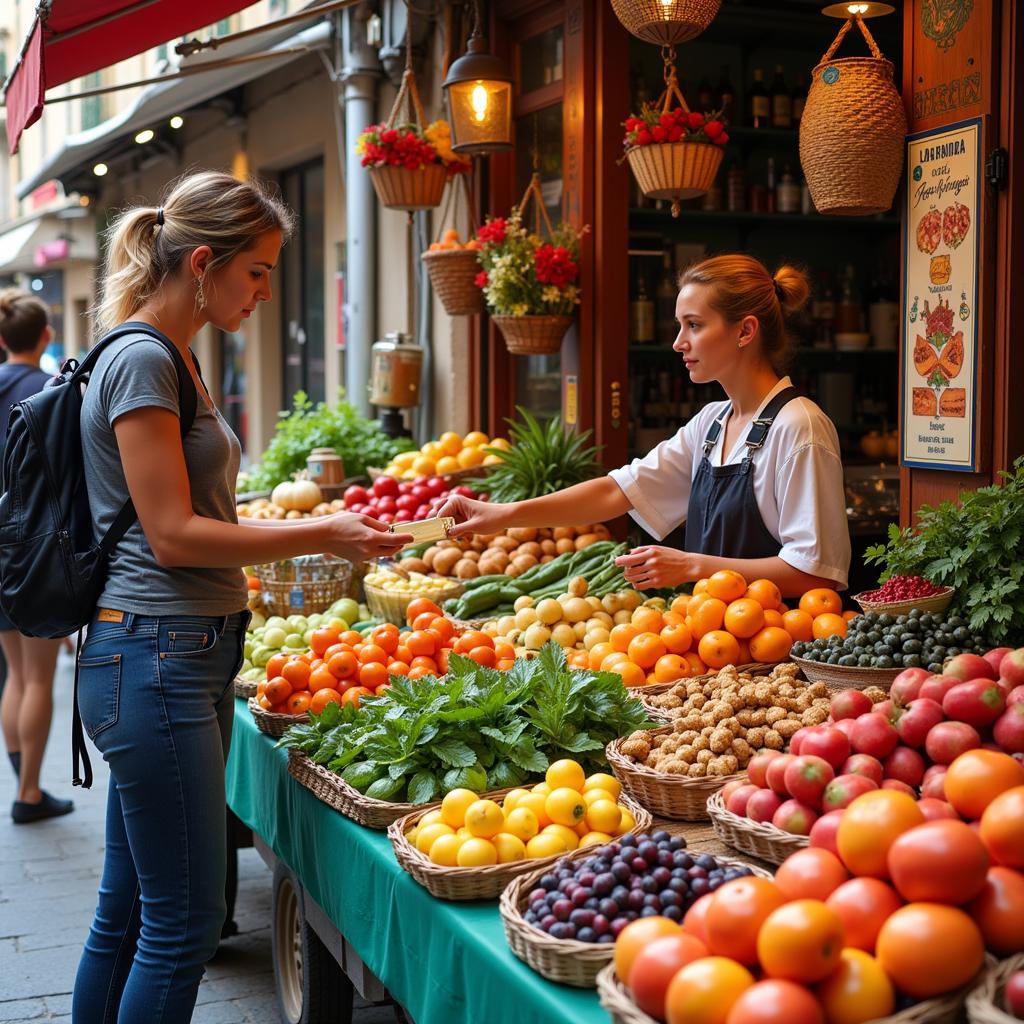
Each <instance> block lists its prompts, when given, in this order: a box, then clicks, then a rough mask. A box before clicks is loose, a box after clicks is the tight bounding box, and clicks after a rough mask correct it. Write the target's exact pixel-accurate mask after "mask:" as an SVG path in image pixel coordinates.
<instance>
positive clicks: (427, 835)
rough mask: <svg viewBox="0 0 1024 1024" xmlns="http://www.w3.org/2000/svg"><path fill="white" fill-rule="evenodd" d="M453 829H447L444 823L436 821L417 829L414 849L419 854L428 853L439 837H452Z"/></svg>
mask: <svg viewBox="0 0 1024 1024" xmlns="http://www.w3.org/2000/svg"><path fill="white" fill-rule="evenodd" d="M453 835H455V829H453V828H449V827H448V826H447V825H446V824H445V823H444V822H442V821H438V822H435V823H434V824H433V825H427V826H426V827H425V828H421V829H419V831H418V832H417V834H416V849H417V850H419V851H420V853H430V847H431V846H432V845H433V844H434V840H435V839H437V838H438V837H439V836H453Z"/></svg>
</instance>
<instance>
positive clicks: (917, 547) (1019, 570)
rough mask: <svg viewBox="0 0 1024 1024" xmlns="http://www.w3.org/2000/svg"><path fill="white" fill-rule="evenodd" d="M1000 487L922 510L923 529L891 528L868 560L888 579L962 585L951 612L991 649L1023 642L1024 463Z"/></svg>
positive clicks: (920, 524)
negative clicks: (910, 578)
mask: <svg viewBox="0 0 1024 1024" xmlns="http://www.w3.org/2000/svg"><path fill="white" fill-rule="evenodd" d="M1000 475H1001V476H1002V478H1003V480H1002V483H1000V484H993V485H992V486H991V487H982V488H980V489H979V490H976V491H964V492H962V493H961V494H960V500H959V503H957V502H953V501H944V502H942V504H941V505H938V506H937V507H934V506H931V505H923V506H922V507H921V509H920V510H919V511H918V517H917V524H916V526H914V527H913V528H910V527H908V528H907V529H904V530H901V529H900V528H899V527H898V526H896V525H892V526H890V527H889V541H888V543H887V544H879V545H876V546H875V547H870V548H868V550H867V552H866V555H865V561H866V562H867V563H868V564H875V565H882V566H884V567H885V571H884V572H883V573H882V576H881V582H885V580H887V579H888V578H889V577H890V576H893V575H900V576H912V575H919V576H923V577H925V579H928V580H931V582H932V583H935V584H938V585H940V586H949V587H956V588H957V589H956V595H955V597H954V598H953V605H952V607H951V608H950V614H951V615H952V614H955V613H959V614H960V615H962V616H963V617H965V618H967V619H968V620H969V623H970V628H971V630H972V631H973V632H975V633H981V634H983V635H984V636H985V638H986V639H987V640H988V642H989V643H991V644H993V645H1002V644H1005V643H1009V644H1020V643H1024V558H1021V551H1022V543H1024V457H1022V458H1019V459H1017V461H1016V462H1015V463H1014V464H1013V471H1012V472H1009V473H1001V474H1000Z"/></svg>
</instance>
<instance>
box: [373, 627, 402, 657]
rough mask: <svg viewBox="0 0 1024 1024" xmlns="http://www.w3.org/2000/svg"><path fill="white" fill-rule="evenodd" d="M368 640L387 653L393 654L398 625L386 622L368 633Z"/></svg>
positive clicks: (396, 642)
mask: <svg viewBox="0 0 1024 1024" xmlns="http://www.w3.org/2000/svg"><path fill="white" fill-rule="evenodd" d="M370 640H371V641H372V642H373V643H375V644H376V645H377V646H378V647H379V648H380V649H381V650H382V651H385V652H386V653H387V654H394V653H395V649H396V648H397V647H398V627H397V626H396V625H394V624H392V623H390V622H386V623H384V625H382V626H378V627H377V628H376V629H374V630H373V631H372V632H371V633H370Z"/></svg>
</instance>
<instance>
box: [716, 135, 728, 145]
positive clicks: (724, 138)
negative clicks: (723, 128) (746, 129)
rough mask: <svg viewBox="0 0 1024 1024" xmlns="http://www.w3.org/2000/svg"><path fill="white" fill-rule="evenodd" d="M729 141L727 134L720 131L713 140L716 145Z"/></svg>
mask: <svg viewBox="0 0 1024 1024" xmlns="http://www.w3.org/2000/svg"><path fill="white" fill-rule="evenodd" d="M728 141H729V136H728V135H726V134H725V132H722V134H721V135H719V136H718V138H717V139H715V140H714V143H715V145H716V146H724V145H725V144H726V143H727V142H728Z"/></svg>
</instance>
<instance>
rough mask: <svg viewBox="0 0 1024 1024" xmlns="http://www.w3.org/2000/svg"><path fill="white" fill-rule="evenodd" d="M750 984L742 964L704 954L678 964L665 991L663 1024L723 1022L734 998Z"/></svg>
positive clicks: (749, 977) (718, 1023)
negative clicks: (683, 965)
mask: <svg viewBox="0 0 1024 1024" xmlns="http://www.w3.org/2000/svg"><path fill="white" fill-rule="evenodd" d="M753 984H754V976H753V975H752V974H751V973H750V971H748V970H747V969H746V968H745V967H741V966H740V965H739V964H738V963H736V962H735V961H734V960H729V959H728V958H727V957H724V956H705V957H701V958H700V959H699V960H694V961H693V963H689V964H687V965H686V966H685V967H683V968H681V969H680V970H679V972H678V973H677V974H676V976H675V977H674V978H673V979H672V981H671V982H669V986H668V991H667V992H666V993H665V1020H666V1022H667V1024H725V1021H726V1019H727V1018H728V1016H729V1011H730V1010H732V1008H733V1005H734V1004H735V1003H736V1000H737V999H739V997H740V996H741V995H743V993H744V992H745V991H746V990H747V989H748V988H750V987H751V986H752V985H753Z"/></svg>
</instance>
